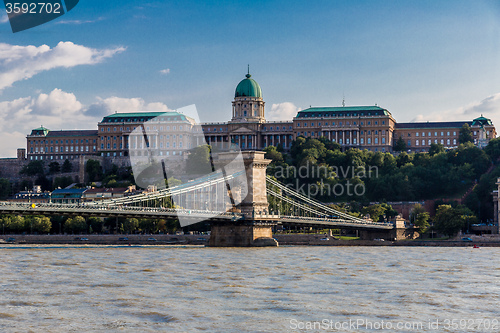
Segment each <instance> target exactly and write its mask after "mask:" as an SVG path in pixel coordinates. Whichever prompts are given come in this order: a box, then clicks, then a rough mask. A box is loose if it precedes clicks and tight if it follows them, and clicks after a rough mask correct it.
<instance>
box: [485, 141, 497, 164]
mask: <svg viewBox="0 0 500 333" xmlns="http://www.w3.org/2000/svg"><path fill="white" fill-rule="evenodd" d="M484 152H485V153H486V154H488V156H489V157H490V158H491V160H492V161H496V160H498V158H499V157H500V138H495V139H492V140H490V142H488V145H487V146H486V147H485V148H484Z"/></svg>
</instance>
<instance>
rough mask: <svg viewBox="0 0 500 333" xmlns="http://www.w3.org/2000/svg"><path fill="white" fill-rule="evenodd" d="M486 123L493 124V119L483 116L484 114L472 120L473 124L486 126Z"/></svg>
mask: <svg viewBox="0 0 500 333" xmlns="http://www.w3.org/2000/svg"><path fill="white" fill-rule="evenodd" d="M485 125H493V123H492V122H491V119H488V118H485V117H483V115H481V117H479V118H476V119H474V120H473V121H472V126H485Z"/></svg>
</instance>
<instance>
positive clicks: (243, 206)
mask: <svg viewBox="0 0 500 333" xmlns="http://www.w3.org/2000/svg"><path fill="white" fill-rule="evenodd" d="M224 154H227V159H232V158H234V153H224ZM224 154H220V155H224ZM242 154H243V161H244V164H245V171H246V177H247V185H248V194H247V196H246V197H245V198H241V199H242V200H241V203H240V204H239V205H237V206H236V208H237V210H238V211H240V212H241V213H242V214H244V216H245V218H244V219H243V220H238V221H231V222H212V226H211V231H210V241H209V246H220V247H230V246H231V247H233V246H278V242H277V241H276V240H275V239H273V234H272V227H273V226H274V225H275V222H274V218H273V217H272V216H270V215H268V202H267V191H266V169H267V166H268V165H269V163H270V162H271V161H270V160H266V159H265V158H264V154H265V153H264V152H263V151H243V152H242ZM218 160H219V161H220V162H224V160H225V156H219V158H218ZM226 172H227V173H228V174H230V173H231V172H232V170H226ZM235 194H236V193H235Z"/></svg>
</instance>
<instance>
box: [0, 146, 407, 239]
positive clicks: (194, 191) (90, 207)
mask: <svg viewBox="0 0 500 333" xmlns="http://www.w3.org/2000/svg"><path fill="white" fill-rule="evenodd" d="M243 154H244V160H245V169H246V170H244V171H237V172H234V173H230V174H223V173H221V172H219V173H217V172H215V173H213V174H211V175H209V176H205V177H201V178H197V179H196V180H194V181H190V182H187V183H185V184H182V185H179V186H174V187H171V188H166V189H161V190H157V191H153V192H145V193H142V194H138V195H131V196H126V197H122V198H117V199H109V200H104V201H92V202H83V203H80V204H59V203H37V204H32V203H19V202H0V213H1V214H19V215H66V216H76V215H80V216H85V217H90V216H96V217H135V218H158V219H179V220H182V221H183V223H184V224H193V223H196V222H199V221H208V222H210V223H211V225H212V228H211V230H212V232H211V240H210V244H211V245H213V246H252V245H273V244H272V243H273V241H271V239H272V231H271V227H272V226H275V225H277V224H283V225H301V226H313V225H314V226H324V227H326V228H343V229H345V228H347V229H354V230H360V231H372V232H376V233H377V232H378V233H380V232H382V233H385V234H387V233H388V232H392V231H393V230H395V229H396V227H397V228H401V225H398V226H396V224H393V223H392V222H391V223H380V222H373V221H372V220H370V219H363V218H358V217H354V216H351V215H349V214H346V213H344V212H341V211H338V210H335V209H333V208H331V207H329V206H327V205H325V204H323V203H321V202H319V201H317V200H315V199H312V198H309V197H307V196H305V195H303V194H301V193H299V192H297V191H295V190H293V189H291V188H289V187H287V186H285V185H283V184H281V183H280V182H278V181H277V180H275V179H272V178H271V177H269V176H266V175H265V170H266V167H267V164H268V163H269V162H270V161H268V160H265V159H264V152H256V151H251V152H243ZM262 166H264V167H262ZM245 173H246V174H245ZM242 175H243V176H246V179H247V181H248V194H247V195H246V197H245V198H241V203H240V204H239V205H234V202H233V205H231V202H230V201H228V200H218V198H223V197H225V196H226V197H227V196H228V192H231V191H233V192H234V190H229V189H228V186H227V184H228V182H231V181H234V180H235V179H237V178H238V177H241V176H242ZM230 194H231V195H230V196H234V195H236V193H230ZM190 221H192V223H190ZM183 223H181V226H182V224H183ZM403 228H404V226H403ZM378 233H377V234H378ZM274 242H275V241H274Z"/></svg>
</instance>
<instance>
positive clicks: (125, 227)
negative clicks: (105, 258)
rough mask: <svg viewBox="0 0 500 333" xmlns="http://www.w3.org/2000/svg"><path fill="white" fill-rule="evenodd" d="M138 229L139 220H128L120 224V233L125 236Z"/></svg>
mask: <svg viewBox="0 0 500 333" xmlns="http://www.w3.org/2000/svg"><path fill="white" fill-rule="evenodd" d="M138 227H139V220H138V219H136V218H129V219H126V220H125V221H124V222H122V228H121V229H122V230H121V232H125V233H127V234H131V233H133V232H134V231H136V230H137V228H138Z"/></svg>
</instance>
